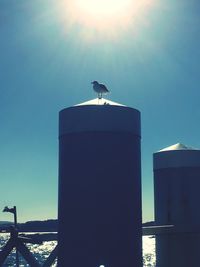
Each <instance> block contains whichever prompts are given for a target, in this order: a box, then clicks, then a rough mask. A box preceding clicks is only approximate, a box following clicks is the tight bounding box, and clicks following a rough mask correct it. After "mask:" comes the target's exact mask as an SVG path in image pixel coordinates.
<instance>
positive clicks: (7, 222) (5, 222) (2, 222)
mask: <svg viewBox="0 0 200 267" xmlns="http://www.w3.org/2000/svg"><path fill="white" fill-rule="evenodd" d="M2 224H6V225H8V224H12V222H9V221H0V225H2Z"/></svg>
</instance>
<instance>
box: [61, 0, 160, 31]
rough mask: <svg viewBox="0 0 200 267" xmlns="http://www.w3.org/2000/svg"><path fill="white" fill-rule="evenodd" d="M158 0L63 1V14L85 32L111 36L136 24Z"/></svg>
mask: <svg viewBox="0 0 200 267" xmlns="http://www.w3.org/2000/svg"><path fill="white" fill-rule="evenodd" d="M155 1H156V0H62V3H63V5H62V13H63V15H64V16H66V19H67V20H68V21H70V24H76V25H80V26H81V27H82V28H84V29H85V31H86V30H87V32H88V31H91V30H92V31H93V30H95V31H96V32H97V31H98V32H102V33H107V34H110V33H111V32H112V33H113V32H115V34H116V33H117V32H119V31H120V30H123V29H127V27H128V26H130V25H131V24H132V25H133V24H134V21H135V20H137V18H138V17H140V16H141V15H142V13H143V11H145V10H146V9H147V8H148V7H149V6H151V5H152V3H153V2H155Z"/></svg>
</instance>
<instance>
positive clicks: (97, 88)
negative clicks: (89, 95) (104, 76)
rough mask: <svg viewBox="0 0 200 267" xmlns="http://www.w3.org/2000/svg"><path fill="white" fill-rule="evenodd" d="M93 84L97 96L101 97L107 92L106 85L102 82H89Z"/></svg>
mask: <svg viewBox="0 0 200 267" xmlns="http://www.w3.org/2000/svg"><path fill="white" fill-rule="evenodd" d="M91 83H92V84H93V90H94V91H95V92H96V93H97V94H98V98H99V99H101V98H102V95H103V94H107V93H109V90H108V89H107V87H106V86H105V85H104V84H102V83H98V82H97V81H93V82H91Z"/></svg>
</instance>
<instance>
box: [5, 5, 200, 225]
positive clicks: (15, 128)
mask: <svg viewBox="0 0 200 267" xmlns="http://www.w3.org/2000/svg"><path fill="white" fill-rule="evenodd" d="M145 1H146V2H148V3H149V4H144V6H143V7H142V8H140V9H139V8H138V9H136V7H135V6H134V4H135V3H136V2H137V0H135V1H132V6H131V7H132V10H134V8H135V11H134V12H133V13H130V14H129V13H128V12H127V14H126V13H125V15H124V16H125V17H128V16H129V19H130V21H129V23H128V24H126V25H125V24H124V25H123V20H122V21H118V22H117V23H116V24H113V25H112V23H110V24H109V23H108V25H107V26H106V27H105V28H104V29H100V28H97V27H96V26H95V25H94V23H93V22H92V21H90V22H91V23H90V24H89V25H88V24H87V23H84V20H85V19H84V17H82V20H80V15H79V14H76V13H75V12H76V10H74V14H75V15H74V14H71V13H70V11H69V7H70V1H68V0H61V1H60V2H59V1H56V0H54V1H53V0H48V1H47V0H46V1H45V0H43V1H42V0H34V1H31V0H29V1H27V0H0V123H1V130H0V180H1V194H0V208H1V209H3V207H4V206H5V205H8V206H12V205H17V208H18V217H19V221H26V220H33V219H47V218H56V217H57V184H58V178H57V177H58V137H57V136H58V112H59V110H61V109H62V108H64V107H68V106H72V105H74V104H77V103H80V102H84V101H87V100H89V99H92V98H94V97H95V94H94V93H93V91H92V89H91V84H90V82H91V81H92V80H98V81H101V82H103V83H105V84H106V85H107V87H108V88H109V89H110V90H111V94H110V95H109V96H108V98H109V99H110V100H113V101H116V102H119V103H122V104H125V105H127V106H131V107H134V108H137V109H139V110H140V111H141V113H142V182H143V219H144V221H147V220H151V219H153V171H152V153H153V152H155V151H157V150H159V149H161V148H164V147H166V146H169V145H172V144H174V143H177V142H182V143H185V144H187V145H190V146H193V147H197V148H200V140H199V136H200V127H199V121H200V105H199V99H200V92H199V91H200V89H199V84H200V75H199V67H200V63H199V62H200V49H199V47H200V17H199V11H200V3H199V2H198V1H196V0H190V1H185V0H173V1H172V0H168V1H167V0H162V1H158V0H152V1H151V0H148V1H147V0H144V3H145ZM64 2H66V4H64ZM60 3H62V4H60ZM64 7H65V8H66V10H65V8H64ZM129 11H130V10H129ZM84 12H85V11H84ZM82 13H83V12H82ZM131 14H132V15H131ZM72 15H73V16H72ZM82 15H83V14H81V16H82ZM97 16H98V15H97ZM113 16H114V15H113ZM87 19H88V16H87ZM91 20H92V19H91ZM110 21H112V20H110ZM124 23H125V22H124ZM126 23H127V22H126ZM9 219H11V218H10V215H9V214H3V213H2V214H0V220H9Z"/></svg>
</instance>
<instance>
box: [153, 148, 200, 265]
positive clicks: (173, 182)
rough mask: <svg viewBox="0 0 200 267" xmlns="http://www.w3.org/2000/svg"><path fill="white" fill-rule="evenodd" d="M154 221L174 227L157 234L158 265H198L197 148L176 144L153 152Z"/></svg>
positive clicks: (199, 194) (199, 197) (199, 199)
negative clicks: (169, 231)
mask: <svg viewBox="0 0 200 267" xmlns="http://www.w3.org/2000/svg"><path fill="white" fill-rule="evenodd" d="M153 165H154V198H155V221H156V224H157V225H169V224H170V225H174V229H175V231H174V232H173V233H170V234H166V235H160V236H157V238H156V246H157V248H156V252H157V266H158V267H169V266H170V267H188V266H191V267H192V266H194V267H195V266H199V247H200V238H199V235H198V234H197V232H198V231H199V230H198V229H199V226H200V209H199V203H200V192H199V188H200V150H196V149H193V148H190V147H187V146H185V145H183V144H180V143H178V144H175V145H173V146H170V147H167V148H165V149H162V150H160V151H158V152H157V153H154V155H153Z"/></svg>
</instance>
